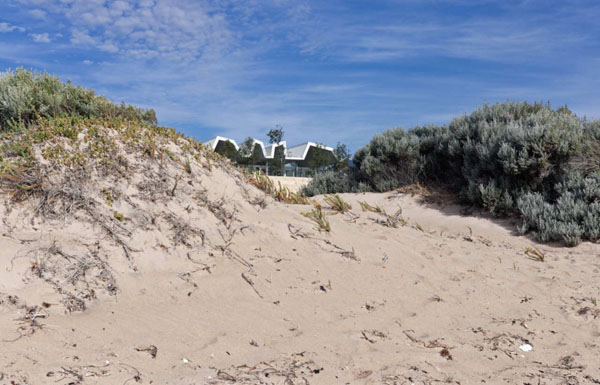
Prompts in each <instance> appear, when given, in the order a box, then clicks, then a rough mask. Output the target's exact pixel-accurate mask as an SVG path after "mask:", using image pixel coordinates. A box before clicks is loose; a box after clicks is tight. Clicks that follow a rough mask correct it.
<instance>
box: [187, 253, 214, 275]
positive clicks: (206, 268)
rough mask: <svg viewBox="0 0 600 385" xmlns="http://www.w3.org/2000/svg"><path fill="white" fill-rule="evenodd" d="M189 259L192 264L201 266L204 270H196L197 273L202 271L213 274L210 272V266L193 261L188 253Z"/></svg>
mask: <svg viewBox="0 0 600 385" xmlns="http://www.w3.org/2000/svg"><path fill="white" fill-rule="evenodd" d="M187 259H189V260H190V261H191V262H192V263H195V264H196V265H201V266H202V269H199V270H196V271H200V270H206V271H208V274H212V272H211V271H210V266H208V265H207V264H206V263H203V262H200V261H195V260H194V259H192V256H191V255H190V253H189V252H188V253H187Z"/></svg>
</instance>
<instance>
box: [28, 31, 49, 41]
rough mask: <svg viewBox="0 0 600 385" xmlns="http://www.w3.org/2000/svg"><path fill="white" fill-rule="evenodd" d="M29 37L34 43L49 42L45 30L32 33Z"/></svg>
mask: <svg viewBox="0 0 600 385" xmlns="http://www.w3.org/2000/svg"><path fill="white" fill-rule="evenodd" d="M31 37H32V38H33V41H35V42H36V43H50V41H51V40H50V35H49V34H48V33H47V32H44V33H32V34H31Z"/></svg>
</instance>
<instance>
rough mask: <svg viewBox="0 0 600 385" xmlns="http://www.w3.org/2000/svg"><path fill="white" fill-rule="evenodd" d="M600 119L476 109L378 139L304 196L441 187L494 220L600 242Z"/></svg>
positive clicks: (539, 106)
mask: <svg viewBox="0 0 600 385" xmlns="http://www.w3.org/2000/svg"><path fill="white" fill-rule="evenodd" d="M599 169H600V122H598V121H591V122H588V121H584V120H582V119H580V118H578V117H577V116H576V115H575V114H573V113H572V112H571V111H570V110H569V109H568V108H567V107H561V108H558V109H553V108H551V107H550V105H549V104H544V103H533V104H531V103H521V102H506V103H497V104H494V105H483V106H481V107H478V108H477V109H475V111H473V112H472V113H471V114H469V115H463V116H460V117H457V118H455V119H453V120H452V121H451V122H450V123H449V124H448V125H445V126H424V127H416V128H413V129H411V130H408V131H405V130H403V129H402V128H397V129H393V130H389V131H386V132H384V133H383V134H379V135H376V136H375V137H374V138H373V139H372V140H371V141H370V142H369V143H368V144H367V145H366V146H365V147H363V148H361V149H359V150H358V151H357V152H356V154H355V156H354V159H353V170H352V171H351V172H345V173H342V174H328V175H326V176H323V177H322V178H321V179H315V180H314V181H313V182H311V183H310V184H309V185H308V186H307V187H306V189H305V191H306V192H307V194H309V195H315V194H323V193H328V194H330V193H334V192H353V191H357V187H356V186H359V185H362V186H368V188H370V189H372V190H374V191H389V190H393V189H396V188H399V187H402V186H405V185H408V184H412V183H422V184H442V185H444V186H445V187H447V188H449V189H450V190H453V191H455V192H456V193H457V194H458V196H459V197H460V198H461V199H462V200H463V201H465V202H468V203H471V204H477V205H479V206H482V207H484V208H486V209H487V210H488V211H489V212H490V213H492V214H494V215H497V216H503V217H504V216H512V215H520V216H522V217H523V225H522V226H521V227H520V231H521V232H527V231H533V232H534V233H535V236H536V237H537V238H538V239H539V240H541V241H558V240H560V241H563V242H564V243H566V244H568V245H574V244H577V243H579V242H580V240H581V239H590V240H597V239H598V231H600V230H597V229H599V228H600V223H599V214H598V205H599V204H600V198H599V197H598V193H597V189H598V187H597V186H598V184H599V183H600V182H599V178H600V176H599V175H600V174H599V173H600V171H598V170H599Z"/></svg>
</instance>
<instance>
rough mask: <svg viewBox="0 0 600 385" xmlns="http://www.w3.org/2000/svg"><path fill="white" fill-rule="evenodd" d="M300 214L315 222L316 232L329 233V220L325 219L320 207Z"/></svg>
mask: <svg viewBox="0 0 600 385" xmlns="http://www.w3.org/2000/svg"><path fill="white" fill-rule="evenodd" d="M301 214H302V215H304V216H305V217H307V218H308V219H310V220H312V221H313V222H315V223H316V224H317V227H316V229H317V230H319V231H326V232H330V231H331V224H330V223H329V220H328V219H327V218H326V217H325V214H323V209H322V208H321V206H316V207H315V208H314V209H312V210H311V211H306V212H302V213H301Z"/></svg>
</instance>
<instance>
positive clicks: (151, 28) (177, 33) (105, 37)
mask: <svg viewBox="0 0 600 385" xmlns="http://www.w3.org/2000/svg"><path fill="white" fill-rule="evenodd" d="M21 1H25V2H31V0H21ZM213 1H214V0H201V1H192V0H186V1H176V0H156V1H146V0H135V1H123V0H69V1H64V0H53V1H47V2H46V3H45V6H44V10H45V11H48V12H54V13H61V14H64V15H65V16H66V18H67V20H68V21H69V23H70V24H71V27H72V30H71V39H70V40H71V43H72V44H77V45H89V46H95V47H96V48H98V49H100V50H102V51H106V52H111V53H117V52H121V53H123V54H124V55H128V54H129V55H134V56H136V57H141V58H148V57H166V58H170V59H172V60H175V61H178V60H186V61H193V60H198V59H200V58H203V57H207V56H214V55H218V54H220V53H223V52H227V51H228V50H229V49H231V47H232V46H233V44H234V40H235V39H234V36H233V33H232V31H231V30H230V28H229V25H228V23H227V20H226V17H225V16H224V15H223V13H222V12H220V11H219V7H217V6H213V5H211V3H212V2H213Z"/></svg>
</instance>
